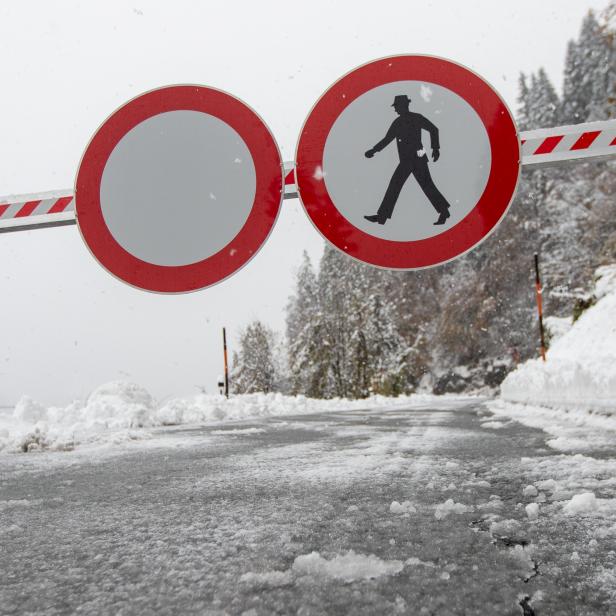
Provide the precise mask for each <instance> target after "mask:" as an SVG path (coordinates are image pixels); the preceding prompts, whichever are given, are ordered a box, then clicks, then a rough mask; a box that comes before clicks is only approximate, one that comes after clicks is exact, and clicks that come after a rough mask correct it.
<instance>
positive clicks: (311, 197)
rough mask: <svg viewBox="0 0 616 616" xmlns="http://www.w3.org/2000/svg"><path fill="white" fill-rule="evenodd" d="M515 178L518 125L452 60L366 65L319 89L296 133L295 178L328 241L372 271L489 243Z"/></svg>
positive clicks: (427, 261) (434, 260)
mask: <svg viewBox="0 0 616 616" xmlns="http://www.w3.org/2000/svg"><path fill="white" fill-rule="evenodd" d="M519 172H520V142H519V139H518V134H517V129H516V126H515V122H514V120H513V118H512V115H511V113H510V112H509V109H508V108H507V106H506V104H505V103H504V102H503V100H502V99H501V98H500V97H499V95H498V94H497V93H496V92H495V91H494V90H493V89H492V87H491V86H490V85H489V84H487V83H486V82H485V81H484V80H483V79H482V78H481V77H479V76H478V75H476V74H475V73H473V72H472V71H470V70H468V69H466V68H464V67H463V66H460V65H459V64H456V63H454V62H451V61H448V60H444V59H441V58H435V57H429V56H412V55H409V56H395V57H390V58H384V59H382V60H376V61H374V62H370V63H368V64H365V65H364V66H361V67H359V68H357V69H355V70H353V71H351V72H350V73H348V74H347V75H345V76H344V77H342V78H341V79H340V80H338V81H337V82H336V83H335V84H334V85H332V86H331V87H330V88H329V89H328V90H327V91H326V92H325V94H323V96H322V97H321V98H320V99H319V100H318V101H317V103H316V104H315V106H314V107H313V109H312V111H311V112H310V114H309V115H308V118H307V120H306V122H305V124H304V127H303V129H302V132H301V135H300V138H299V141H298V145H297V152H296V175H295V177H296V183H297V189H298V192H299V196H300V199H301V200H302V203H303V205H304V208H305V209H306V212H307V214H308V216H309V217H310V219H311V220H312V222H313V223H314V225H315V226H316V228H317V229H318V230H319V232H320V233H321V234H322V235H323V236H324V237H325V239H327V240H328V241H330V242H331V243H332V244H333V245H334V246H336V247H337V248H339V249H340V250H342V251H343V252H345V253H346V254H348V255H350V256H352V257H355V258H356V259H359V260H360V261H363V262H366V263H369V264H371V265H375V266H379V267H385V268H390V269H419V268H423V267H430V266H432V265H437V264H440V263H444V262H446V261H450V260H452V259H455V258H456V257H459V256H461V255H462V254H464V253H465V252H467V251H468V250H470V249H471V248H473V247H474V246H476V245H477V244H478V243H479V242H481V241H482V240H483V239H485V237H487V236H488V234H489V233H490V232H491V231H493V230H494V228H495V227H496V225H497V224H498V223H499V221H500V220H501V219H502V217H503V216H504V215H505V213H506V211H507V208H508V207H509V205H510V203H511V201H512V199H513V196H514V193H515V190H516V186H517V182H518V178H519ZM411 176H412V177H411Z"/></svg>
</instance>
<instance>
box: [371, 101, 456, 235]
mask: <svg viewBox="0 0 616 616" xmlns="http://www.w3.org/2000/svg"><path fill="white" fill-rule="evenodd" d="M410 102H411V99H410V98H409V97H408V96H407V95H406V94H400V95H398V96H396V97H395V98H394V104H393V105H392V107H393V108H394V109H395V110H396V113H397V114H398V115H399V116H400V117H398V118H396V119H395V120H394V121H393V123H392V125H391V127H390V128H389V130H388V131H387V134H386V135H385V137H384V138H383V139H381V141H379V142H378V143H377V144H376V145H375V146H374V147H373V148H371V149H370V150H368V151H367V152H366V153H365V156H366V158H372V157H373V156H374V155H375V153H376V152H380V151H381V150H382V149H383V148H384V147H386V146H387V145H389V144H390V143H391V142H392V141H393V140H394V139H395V140H396V145H397V146H398V156H399V157H400V163H399V164H398V166H397V167H396V170H395V171H394V174H393V175H392V177H391V180H390V182H389V186H388V187H387V190H386V191H385V196H384V197H383V201H382V202H381V205H380V207H379V209H378V212H377V213H376V214H371V215H369V216H364V218H365V219H366V220H369V221H370V222H378V223H379V224H380V225H384V224H385V223H386V222H387V220H388V219H389V218H391V215H392V214H393V211H394V207H395V206H396V201H397V200H398V197H399V196H400V191H401V190H402V187H403V186H404V183H405V182H406V181H407V180H408V178H409V176H410V175H411V173H412V174H413V175H414V176H415V179H416V180H417V183H418V184H419V186H420V187H421V189H422V190H423V191H424V193H425V195H426V197H428V199H429V200H430V203H431V204H432V206H433V207H434V209H435V210H436V211H437V212H438V220H437V221H436V222H435V223H434V224H435V225H444V224H445V221H446V220H447V219H448V218H449V216H450V214H449V207H450V206H449V203H448V202H447V199H445V197H443V195H442V194H441V192H440V191H439V189H438V188H437V187H436V186H435V185H434V182H433V180H432V176H431V175H430V170H429V169H428V155H427V154H426V152H425V151H424V149H423V145H422V144H421V130H422V129H424V130H426V131H428V132H429V133H430V146H431V147H432V160H433V161H434V162H436V161H437V160H438V159H439V156H440V145H439V141H438V128H436V126H434V124H432V122H430V120H428V119H427V118H424V116H422V115H421V114H420V113H413V112H411V111H409V103H410Z"/></svg>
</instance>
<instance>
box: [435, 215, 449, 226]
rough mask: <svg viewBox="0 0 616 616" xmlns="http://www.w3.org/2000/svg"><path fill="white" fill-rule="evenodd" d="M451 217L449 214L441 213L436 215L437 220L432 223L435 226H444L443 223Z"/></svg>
mask: <svg viewBox="0 0 616 616" xmlns="http://www.w3.org/2000/svg"><path fill="white" fill-rule="evenodd" d="M449 216H451V214H450V213H449V212H441V213H440V214H439V215H438V220H437V221H436V222H435V223H434V224H435V225H444V224H445V221H446V220H447V219H448V218H449Z"/></svg>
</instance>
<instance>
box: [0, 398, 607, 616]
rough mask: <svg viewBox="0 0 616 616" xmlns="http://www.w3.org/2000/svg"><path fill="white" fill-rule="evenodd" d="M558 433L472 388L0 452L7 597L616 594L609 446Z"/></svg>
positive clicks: (549, 609)
mask: <svg viewBox="0 0 616 616" xmlns="http://www.w3.org/2000/svg"><path fill="white" fill-rule="evenodd" d="M546 438H547V436H546V434H545V433H544V432H542V431H540V430H538V429H535V428H530V427H526V426H523V425H521V424H519V423H517V422H512V421H508V420H506V419H503V418H502V417H500V416H499V417H494V416H492V415H491V414H490V413H489V412H488V411H487V410H486V409H485V408H484V407H483V406H482V404H481V402H480V401H476V400H472V399H468V400H466V401H463V400H449V401H447V400H443V401H442V402H438V403H432V404H427V405H426V406H425V407H424V408H421V407H415V408H413V409H411V410H404V409H396V410H390V411H384V410H378V411H375V410H372V411H370V410H354V411H347V412H335V413H332V412H330V413H327V414H315V415H301V416H297V417H288V416H287V417H284V418H276V417H271V418H267V419H260V420H255V421H250V422H248V421H244V422H241V423H237V422H236V423H229V424H225V425H222V426H221V425H219V426H210V427H203V428H194V427H193V428H166V429H161V430H160V431H159V432H158V434H157V438H156V439H153V440H152V441H147V442H141V443H135V446H134V448H133V449H128V450H127V449H126V448H124V449H119V450H118V451H115V452H114V451H107V452H106V453H105V454H104V455H101V456H98V457H95V458H92V457H91V456H89V455H88V454H87V453H83V452H79V451H75V452H46V453H34V454H3V455H2V460H1V466H0V468H1V469H2V470H1V471H0V473H1V474H0V480H1V483H0V548H1V549H0V571H2V576H1V577H0V613H2V614H27V613H31V614H72V613H82V614H149V613H157V614H212V615H214V614H217V615H218V614H245V615H250V616H256V615H261V614H271V613H277V614H300V615H302V616H304V615H309V614H413V615H415V614H436V615H439V616H440V615H448V614H465V615H471V614H478V615H479V614H481V615H490V616H492V615H498V616H506V615H508V614H512V615H513V614H525V615H529V614H537V615H541V614H546V615H547V614H549V615H551V616H558V615H561V614H562V615H567V616H570V615H571V614H576V615H590V614H609V613H613V612H610V609H613V607H610V606H613V605H614V604H615V601H616V573H615V566H616V554H615V552H614V550H616V500H615V499H616V457H615V456H614V455H610V454H609V452H606V449H605V447H602V448H601V450H600V451H596V452H594V451H593V450H592V443H588V444H587V445H586V446H585V447H586V448H585V450H584V451H581V452H577V453H576V452H568V453H563V452H560V451H556V450H554V449H551V448H549V447H548V446H547V445H546ZM615 449H616V448H615Z"/></svg>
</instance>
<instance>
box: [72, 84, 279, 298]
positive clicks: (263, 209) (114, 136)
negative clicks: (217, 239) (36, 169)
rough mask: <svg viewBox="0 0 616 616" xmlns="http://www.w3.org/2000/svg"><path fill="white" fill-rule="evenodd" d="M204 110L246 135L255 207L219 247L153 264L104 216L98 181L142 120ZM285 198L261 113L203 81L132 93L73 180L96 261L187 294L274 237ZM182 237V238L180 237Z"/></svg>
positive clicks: (132, 279) (157, 287)
mask: <svg viewBox="0 0 616 616" xmlns="http://www.w3.org/2000/svg"><path fill="white" fill-rule="evenodd" d="M179 110H190V111H201V112H203V113H207V114H210V115H213V116H216V117H217V118H219V119H220V120H222V121H223V122H226V123H227V124H228V125H229V126H231V127H232V128H233V129H234V130H235V131H236V132H237V133H238V134H239V135H240V136H241V137H242V139H243V140H244V142H245V143H246V146H247V147H248V149H249V151H250V154H251V155H252V159H253V162H254V166H255V172H256V192H255V198H254V202H253V205H252V209H251V211H250V214H249V215H248V218H247V220H246V222H245V223H244V226H243V227H242V228H241V229H240V231H239V232H238V234H237V235H236V236H235V237H234V238H233V239H232V240H231V241H230V242H229V243H228V244H227V245H226V246H225V247H224V248H222V249H221V250H220V251H218V252H217V253H215V254H213V255H211V256H210V257H207V258H206V259H203V260H202V261H198V262H196V263H191V264H188V265H180V266H164V265H154V264H152V263H147V262H145V261H142V260H141V259H138V258H137V257H135V256H134V255H132V254H131V253H129V252H128V251H126V250H125V249H124V248H123V247H122V246H121V245H120V244H119V243H118V242H117V241H116V240H115V238H114V237H113V235H112V234H111V232H110V231H109V228H108V227H107V225H106V223H105V220H104V218H103V213H102V210H101V203H100V186H101V179H102V175H103V171H104V169H105V165H106V163H107V160H108V159H109V156H110V155H111V153H112V152H113V149H114V148H115V147H116V145H117V144H118V143H119V141H120V140H121V139H122V137H124V135H126V133H127V132H128V131H130V130H131V129H133V128H134V127H135V126H137V124H139V123H141V122H143V121H144V120H147V119H148V118H151V117H153V116H155V115H158V114H160V113H165V112H167V111H179ZM282 199H283V172H282V159H281V156H280V151H279V149H278V146H277V144H276V141H275V140H274V138H273V136H272V134H271V133H270V131H269V129H268V127H267V126H266V124H265V123H264V122H263V120H262V119H261V118H260V117H259V116H258V115H257V114H256V113H255V112H254V111H253V110H252V109H251V108H250V107H248V106H247V105H246V104H245V103H243V102H242V101H240V100H239V99H237V98H235V97H234V96H232V95H230V94H228V93H226V92H222V91H221V90H216V89H214V88H209V87H206V86H199V85H177V86H166V87H162V88H158V89H156V90H151V91H149V92H146V93H144V94H141V95H139V96H137V97H136V98H134V99H132V100H130V101H129V102H127V103H126V104H124V105H123V106H122V107H120V108H119V109H117V110H116V111H115V112H114V113H113V114H111V115H110V116H109V117H108V118H107V120H105V122H104V123H103V124H102V125H101V127H100V128H99V129H98V130H97V131H96V133H95V134H94V136H93V137H92V139H91V140H90V143H89V144H88V146H87V148H86V151H85V153H84V155H83V157H82V159H81V163H80V165H79V169H78V171H77V177H76V179H75V211H76V216H77V223H78V226H79V230H80V232H81V235H82V237H83V239H84V241H85V243H86V245H87V246H88V248H89V249H90V252H91V253H92V254H93V256H94V257H95V258H96V260H97V261H98V262H99V263H100V264H101V265H102V266H103V267H104V268H105V269H106V270H107V271H109V272H110V273H111V274H113V275H114V276H116V277H117V278H119V279H120V280H122V281H124V282H126V283H128V284H130V285H132V286H134V287H138V288H140V289H144V290H146V291H155V292H159V293H183V292H188V291H196V290H198V289H203V288H205V287H208V286H211V285H213V284H216V283H217V282H220V281H222V280H224V279H225V278H227V277H228V276H231V275H232V274H234V273H235V272H236V271H237V270H238V269H240V268H241V267H242V266H244V265H245V264H246V263H247V262H248V261H249V260H250V259H251V258H252V257H253V256H254V255H255V254H256V253H257V251H258V250H259V248H261V246H262V245H263V243H264V242H265V240H266V239H267V238H268V236H269V234H270V232H271V230H272V228H273V227H274V224H275V222H276V218H277V217H278V214H279V212H280V206H281V203H282ZM175 240H176V241H182V240H181V238H175Z"/></svg>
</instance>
